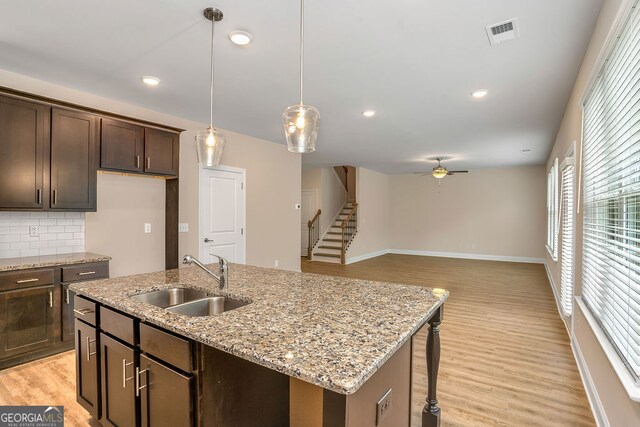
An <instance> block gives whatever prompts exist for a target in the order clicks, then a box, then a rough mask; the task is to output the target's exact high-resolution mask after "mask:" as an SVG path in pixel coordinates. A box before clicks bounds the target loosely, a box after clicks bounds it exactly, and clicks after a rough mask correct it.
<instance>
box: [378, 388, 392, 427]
mask: <svg viewBox="0 0 640 427" xmlns="http://www.w3.org/2000/svg"><path fill="white" fill-rule="evenodd" d="M389 411H391V389H389V390H387V392H386V393H385V394H384V396H382V398H381V399H380V400H378V403H376V425H378V424H380V422H381V421H382V420H383V419H384V417H386V416H387V414H388V413H389Z"/></svg>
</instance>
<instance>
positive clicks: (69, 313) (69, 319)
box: [62, 283, 75, 341]
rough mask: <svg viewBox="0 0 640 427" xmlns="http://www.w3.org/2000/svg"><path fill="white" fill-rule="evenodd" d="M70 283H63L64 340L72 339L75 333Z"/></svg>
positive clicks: (72, 293)
mask: <svg viewBox="0 0 640 427" xmlns="http://www.w3.org/2000/svg"><path fill="white" fill-rule="evenodd" d="M74 296H75V292H73V291H71V290H70V289H69V283H63V284H62V341H70V340H72V339H73V334H74V332H73V331H74V315H73V297H74Z"/></svg>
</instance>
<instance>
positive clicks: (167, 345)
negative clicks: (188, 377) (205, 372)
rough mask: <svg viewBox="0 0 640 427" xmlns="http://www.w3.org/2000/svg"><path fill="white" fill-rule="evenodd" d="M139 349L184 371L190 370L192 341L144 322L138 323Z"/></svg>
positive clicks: (191, 369) (191, 367) (191, 366)
mask: <svg viewBox="0 0 640 427" xmlns="http://www.w3.org/2000/svg"><path fill="white" fill-rule="evenodd" d="M140 350H141V351H142V352H144V353H148V354H150V355H152V356H153V357H155V358H157V359H160V360H162V361H163V362H166V363H168V364H170V365H172V366H175V367H176V368H178V369H181V370H182V371H184V372H192V371H193V369H194V366H193V342H192V341H189V340H187V339H184V338H181V337H177V336H175V335H173V334H170V333H169V332H165V331H162V330H160V329H158V328H155V327H153V326H150V325H146V324H144V323H141V324H140Z"/></svg>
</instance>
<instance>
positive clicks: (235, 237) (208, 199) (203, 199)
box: [199, 167, 246, 264]
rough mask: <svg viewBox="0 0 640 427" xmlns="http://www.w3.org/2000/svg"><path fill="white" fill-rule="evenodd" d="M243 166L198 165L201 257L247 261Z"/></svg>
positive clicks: (204, 260)
mask: <svg viewBox="0 0 640 427" xmlns="http://www.w3.org/2000/svg"><path fill="white" fill-rule="evenodd" d="M245 178H246V172H245V170H244V169H237V168H228V167H224V168H216V169H208V168H204V167H201V168H200V199H199V203H200V233H199V234H200V259H201V260H202V262H204V263H206V264H209V263H212V262H216V261H217V259H216V258H215V257H213V256H211V255H220V256H222V257H223V258H226V259H227V260H228V261H229V262H236V263H241V264H244V263H245V261H246V255H245V251H246V233H245Z"/></svg>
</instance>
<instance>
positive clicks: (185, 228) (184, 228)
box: [178, 222, 189, 233]
mask: <svg viewBox="0 0 640 427" xmlns="http://www.w3.org/2000/svg"><path fill="white" fill-rule="evenodd" d="M178 232H179V233H188V232H189V223H188V222H181V223H180V224H178Z"/></svg>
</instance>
